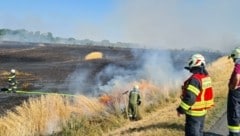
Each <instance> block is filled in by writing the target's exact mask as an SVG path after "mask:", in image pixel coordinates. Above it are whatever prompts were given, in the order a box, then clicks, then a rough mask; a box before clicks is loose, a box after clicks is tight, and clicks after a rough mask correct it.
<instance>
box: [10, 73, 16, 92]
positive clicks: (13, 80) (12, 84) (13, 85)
mask: <svg viewBox="0 0 240 136" xmlns="http://www.w3.org/2000/svg"><path fill="white" fill-rule="evenodd" d="M8 85H9V88H8V92H14V93H16V91H17V80H16V70H15V69H11V72H10V74H9V76H8Z"/></svg>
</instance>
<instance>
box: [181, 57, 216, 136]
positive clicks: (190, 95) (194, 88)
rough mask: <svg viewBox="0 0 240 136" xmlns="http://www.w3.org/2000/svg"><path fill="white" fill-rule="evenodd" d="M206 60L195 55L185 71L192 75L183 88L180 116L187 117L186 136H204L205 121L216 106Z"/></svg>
mask: <svg viewBox="0 0 240 136" xmlns="http://www.w3.org/2000/svg"><path fill="white" fill-rule="evenodd" d="M205 65H206V64H205V58H204V57H203V56H202V55H201V54H194V55H192V56H191V58H190V59H189V61H188V66H187V67H185V69H187V70H189V71H190V72H191V73H192V75H191V76H190V77H189V78H188V79H187V80H186V81H185V82H184V85H183V86H182V95H181V103H180V105H179V107H178V108H177V113H178V116H180V115H181V114H185V115H186V122H185V136H203V128H204V119H205V115H206V113H207V110H208V109H209V108H211V107H212V106H213V105H214V101H213V89H212V84H211V78H210V77H209V75H208V72H207V71H206V69H205Z"/></svg>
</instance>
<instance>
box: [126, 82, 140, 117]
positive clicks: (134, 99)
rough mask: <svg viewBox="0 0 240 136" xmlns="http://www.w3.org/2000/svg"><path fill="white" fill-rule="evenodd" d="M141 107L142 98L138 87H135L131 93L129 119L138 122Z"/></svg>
mask: <svg viewBox="0 0 240 136" xmlns="http://www.w3.org/2000/svg"><path fill="white" fill-rule="evenodd" d="M139 105H141V97H140V92H139V87H138V85H135V86H134V87H133V89H132V90H131V91H130V92H129V102H128V117H129V119H130V120H138V119H139V118H140V117H139V113H138V106H139Z"/></svg>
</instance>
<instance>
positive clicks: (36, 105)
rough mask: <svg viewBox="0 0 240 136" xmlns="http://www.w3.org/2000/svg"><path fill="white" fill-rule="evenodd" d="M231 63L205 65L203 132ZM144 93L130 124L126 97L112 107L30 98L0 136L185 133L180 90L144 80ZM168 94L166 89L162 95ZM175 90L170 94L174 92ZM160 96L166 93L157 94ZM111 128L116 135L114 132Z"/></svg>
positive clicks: (216, 112)
mask: <svg viewBox="0 0 240 136" xmlns="http://www.w3.org/2000/svg"><path fill="white" fill-rule="evenodd" d="M232 68H233V64H232V62H231V61H230V60H228V59H227V58H226V57H223V58H220V59H219V60H217V61H216V62H214V63H212V64H211V65H210V66H208V71H209V73H210V75H211V77H212V80H213V87H214V91H215V107H214V108H213V109H212V110H211V111H210V112H209V113H208V115H207V119H206V129H209V128H210V126H211V125H212V124H213V123H214V122H215V120H216V119H217V117H220V116H221V111H223V109H224V108H225V103H226V102H225V101H226V94H227V82H228V79H229V77H230V73H231V71H232ZM139 84H140V88H141V89H142V90H151V91H145V92H144V91H143V92H142V94H143V105H142V106H141V109H140V110H141V112H142V116H143V118H142V120H140V121H137V122H129V121H128V120H127V119H125V118H124V117H125V116H124V114H122V109H121V108H122V107H123V108H124V106H126V101H127V100H126V99H125V97H124V95H121V97H118V95H117V93H116V94H115V95H116V96H114V95H113V96H112V97H113V99H111V100H113V101H111V103H110V104H107V105H105V106H104V105H103V104H101V103H100V102H99V101H98V100H97V99H93V98H86V97H84V96H79V97H74V98H66V97H62V96H58V95H49V96H41V97H39V98H34V99H30V100H29V101H28V102H25V103H24V104H22V105H21V106H20V107H17V108H16V111H15V112H9V113H8V114H7V115H6V116H4V117H1V118H0V130H1V131H0V135H6V136H18V135H22V136H30V135H68V136H73V135H114V136H115V135H134V136H148V135H149V136H150V135H151V136H155V135H156V136H157V135H168V136H175V135H184V131H183V130H184V117H180V118H179V117H177V115H176V108H177V106H178V105H179V103H180V100H179V97H178V96H179V95H180V94H179V93H180V90H179V89H176V88H169V87H164V88H163V89H164V90H165V91H161V90H159V89H158V88H159V87H156V86H153V85H152V84H151V83H148V82H146V81H139ZM166 90H167V91H166ZM173 90H174V91H173ZM159 92H164V93H159ZM113 130H114V131H113Z"/></svg>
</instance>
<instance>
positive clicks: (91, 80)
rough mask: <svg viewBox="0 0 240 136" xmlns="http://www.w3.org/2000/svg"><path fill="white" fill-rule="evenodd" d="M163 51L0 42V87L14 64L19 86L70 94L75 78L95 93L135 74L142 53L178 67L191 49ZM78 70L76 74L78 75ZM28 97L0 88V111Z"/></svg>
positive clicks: (209, 56) (209, 57)
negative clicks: (115, 79) (112, 80)
mask: <svg viewBox="0 0 240 136" xmlns="http://www.w3.org/2000/svg"><path fill="white" fill-rule="evenodd" d="M92 52H100V53H102V56H101V57H99V58H94V57H93V58H92V59H86V56H87V55H89V54H90V53H92ZM167 52H168V53H167V55H166V50H164V51H163V50H153V49H136V48H135V49H130V48H120V47H103V46H84V45H64V44H41V43H20V42H0V74H1V77H0V85H1V88H5V87H7V82H6V81H7V73H8V72H9V71H10V69H12V68H14V69H16V71H17V80H18V82H19V85H18V87H19V90H24V91H43V92H45V91H47V92H57V93H70V94H72V93H73V92H72V89H70V88H69V85H71V83H72V82H76V83H75V84H80V85H82V86H83V88H84V90H83V91H81V94H85V95H91V94H92V95H94V96H97V95H98V93H99V92H98V91H96V90H98V89H96V88H97V87H98V86H104V85H106V84H108V82H109V81H111V79H113V78H114V77H116V75H117V76H120V75H121V76H123V75H124V76H136V75H137V74H139V72H135V71H137V70H138V69H141V68H142V64H143V63H146V62H147V61H149V60H148V59H143V56H146V55H144V54H148V55H147V56H148V58H150V56H152V55H154V54H156V53H157V54H158V55H157V57H156V58H157V59H158V58H159V59H160V60H161V61H159V62H158V63H159V64H157V65H159V68H161V67H162V66H161V63H162V61H163V60H165V57H166V56H167V57H166V58H168V60H170V62H169V63H171V65H176V67H175V68H176V70H182V67H183V66H184V64H185V61H186V59H187V58H188V57H189V56H190V54H192V53H193V52H192V51H185V50H169V51H167ZM159 54H164V55H163V56H162V55H159ZM202 54H203V55H205V56H206V58H207V60H209V62H211V61H213V60H215V59H216V58H218V57H220V56H222V54H221V53H216V52H206V51H202ZM155 56H156V55H155ZM108 66H111V67H113V68H115V70H116V71H118V73H117V72H116V71H114V70H113V71H111V72H108V74H105V73H104V72H106V71H107V70H106V68H107V67H108ZM76 71H77V72H76ZM86 71H87V72H86ZM103 71H104V72H103ZM119 71H123V72H119ZM126 71H127V72H126ZM129 71H130V72H129ZM141 72H142V71H141ZM141 72H140V73H141ZM79 73H80V75H78V74H79ZM74 74H75V77H81V76H82V75H83V74H84V79H81V80H75V79H74V78H71V77H70V75H74ZM140 75H141V74H140ZM72 80H74V81H72ZM80 89H82V88H80ZM96 92H97V93H96ZM74 93H76V91H74ZM100 93H101V92H100ZM29 97H33V96H32V95H26V94H9V93H5V92H1V93H0V102H1V105H0V113H5V112H6V110H7V109H12V108H13V107H15V106H16V105H19V104H21V103H22V102H23V101H24V100H26V99H28V98H29Z"/></svg>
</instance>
